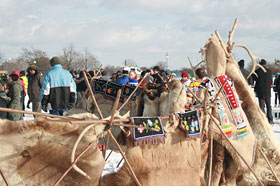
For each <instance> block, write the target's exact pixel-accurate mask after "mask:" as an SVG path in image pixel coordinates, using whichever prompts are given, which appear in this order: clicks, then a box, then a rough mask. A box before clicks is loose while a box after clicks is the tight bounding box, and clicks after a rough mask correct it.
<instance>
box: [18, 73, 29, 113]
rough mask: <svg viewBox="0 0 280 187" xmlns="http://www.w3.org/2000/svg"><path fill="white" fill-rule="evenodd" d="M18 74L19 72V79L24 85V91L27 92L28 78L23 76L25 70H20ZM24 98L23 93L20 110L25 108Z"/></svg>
mask: <svg viewBox="0 0 280 187" xmlns="http://www.w3.org/2000/svg"><path fill="white" fill-rule="evenodd" d="M19 74H20V79H21V80H22V82H23V83H24V86H25V90H24V91H25V93H27V87H28V79H27V77H26V76H25V71H21V72H19ZM24 100H25V95H23V97H22V101H21V102H22V110H25V103H24ZM23 116H24V115H23Z"/></svg>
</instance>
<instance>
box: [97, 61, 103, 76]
mask: <svg viewBox="0 0 280 187" xmlns="http://www.w3.org/2000/svg"><path fill="white" fill-rule="evenodd" d="M102 66H103V65H102V64H101V65H100V66H99V68H98V71H97V73H96V77H97V76H98V74H99V73H100V72H101V68H102Z"/></svg>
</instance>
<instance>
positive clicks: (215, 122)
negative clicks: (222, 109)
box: [208, 112, 264, 186]
mask: <svg viewBox="0 0 280 187" xmlns="http://www.w3.org/2000/svg"><path fill="white" fill-rule="evenodd" d="M208 114H209V115H210V117H211V119H212V120H213V121H214V124H215V125H216V126H217V127H218V129H219V130H220V131H221V133H222V134H223V135H224V137H225V138H226V140H227V141H228V142H229V144H230V145H231V147H232V148H233V149H234V151H235V152H236V153H237V155H238V156H239V157H240V158H241V160H242V161H243V162H244V163H245V164H246V166H247V167H248V168H249V169H250V171H251V172H252V173H253V175H254V176H255V178H256V179H257V180H258V182H259V183H260V184H261V185H262V186H264V184H263V183H262V181H261V180H260V179H259V178H258V176H257V175H256V173H255V172H254V170H253V169H252V168H251V166H250V165H249V164H248V163H247V162H246V160H245V159H244V158H243V156H241V154H240V153H239V152H238V151H237V149H236V148H235V147H234V145H233V144H232V143H231V141H230V139H229V138H228V137H227V135H226V134H225V133H224V131H223V130H222V129H221V127H220V125H219V124H218V123H217V121H216V120H215V117H214V116H213V115H212V114H211V113H209V112H208Z"/></svg>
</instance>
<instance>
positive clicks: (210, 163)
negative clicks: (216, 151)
mask: <svg viewBox="0 0 280 187" xmlns="http://www.w3.org/2000/svg"><path fill="white" fill-rule="evenodd" d="M209 152H210V154H209V155H210V158H209V176H208V186H211V179H212V167H213V137H212V136H211V135H210V147H209Z"/></svg>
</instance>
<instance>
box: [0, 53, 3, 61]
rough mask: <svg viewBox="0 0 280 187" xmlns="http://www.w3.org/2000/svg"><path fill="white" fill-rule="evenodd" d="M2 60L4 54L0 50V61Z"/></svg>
mask: <svg viewBox="0 0 280 187" xmlns="http://www.w3.org/2000/svg"><path fill="white" fill-rule="evenodd" d="M3 62H4V55H3V53H1V52H0V63H3Z"/></svg>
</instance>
